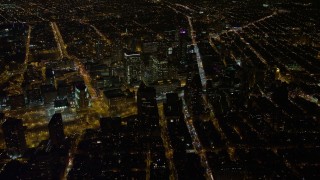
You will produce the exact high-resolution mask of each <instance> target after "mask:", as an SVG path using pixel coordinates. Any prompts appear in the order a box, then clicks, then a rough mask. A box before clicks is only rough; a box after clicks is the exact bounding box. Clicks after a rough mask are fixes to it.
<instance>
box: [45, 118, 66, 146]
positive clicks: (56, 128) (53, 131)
mask: <svg viewBox="0 0 320 180" xmlns="http://www.w3.org/2000/svg"><path fill="white" fill-rule="evenodd" d="M48 128H49V138H50V141H51V143H52V145H53V146H58V147H59V146H61V145H62V144H63V143H64V140H65V135H64V131H63V123H62V115H61V113H55V114H54V115H53V116H52V118H51V120H50V122H49V124H48Z"/></svg>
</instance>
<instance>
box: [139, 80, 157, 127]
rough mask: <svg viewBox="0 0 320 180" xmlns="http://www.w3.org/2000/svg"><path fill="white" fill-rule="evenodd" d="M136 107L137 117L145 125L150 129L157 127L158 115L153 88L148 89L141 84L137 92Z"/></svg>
mask: <svg viewBox="0 0 320 180" xmlns="http://www.w3.org/2000/svg"><path fill="white" fill-rule="evenodd" d="M137 105H138V115H139V117H140V119H141V120H142V121H144V123H145V125H146V126H147V127H150V128H156V127H158V125H159V113H158V106H157V100H156V90H155V88H153V87H148V86H146V85H145V84H144V83H143V82H142V83H141V84H140V87H139V88H138V92H137Z"/></svg>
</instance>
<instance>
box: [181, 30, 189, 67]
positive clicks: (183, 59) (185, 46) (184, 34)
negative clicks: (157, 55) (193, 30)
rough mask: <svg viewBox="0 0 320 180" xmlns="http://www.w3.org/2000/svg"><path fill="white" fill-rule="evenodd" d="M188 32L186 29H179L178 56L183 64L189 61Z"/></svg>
mask: <svg viewBox="0 0 320 180" xmlns="http://www.w3.org/2000/svg"><path fill="white" fill-rule="evenodd" d="M188 39H189V37H188V32H187V30H185V29H181V30H180V31H179V54H178V58H179V60H180V64H181V65H185V64H186V63H187V51H188Z"/></svg>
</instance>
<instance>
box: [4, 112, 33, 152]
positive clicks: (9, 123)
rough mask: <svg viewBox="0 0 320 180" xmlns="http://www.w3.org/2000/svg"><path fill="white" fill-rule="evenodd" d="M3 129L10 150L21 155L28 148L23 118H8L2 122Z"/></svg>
mask: <svg viewBox="0 0 320 180" xmlns="http://www.w3.org/2000/svg"><path fill="white" fill-rule="evenodd" d="M2 131H3V135H4V140H5V142H6V147H7V149H8V152H10V153H12V154H14V155H19V154H21V153H22V152H23V151H24V150H25V149H26V148H27V144H26V138H25V127H24V126H23V123H22V120H21V119H15V118H7V119H6V121H5V122H4V123H3V124H2Z"/></svg>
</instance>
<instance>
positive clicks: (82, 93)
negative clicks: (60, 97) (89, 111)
mask: <svg viewBox="0 0 320 180" xmlns="http://www.w3.org/2000/svg"><path fill="white" fill-rule="evenodd" d="M75 99H76V101H75V102H76V105H77V107H79V108H85V107H88V105H89V93H88V88H87V87H86V85H85V84H84V83H79V84H76V85H75Z"/></svg>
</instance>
